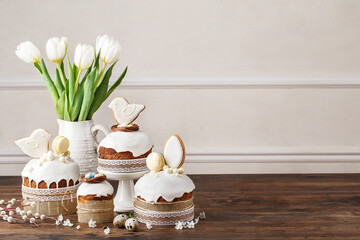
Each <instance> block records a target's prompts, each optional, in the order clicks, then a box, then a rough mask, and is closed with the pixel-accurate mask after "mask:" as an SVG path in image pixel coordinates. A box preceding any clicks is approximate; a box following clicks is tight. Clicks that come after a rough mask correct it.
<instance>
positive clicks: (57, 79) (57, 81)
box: [54, 69, 64, 96]
mask: <svg viewBox="0 0 360 240" xmlns="http://www.w3.org/2000/svg"><path fill="white" fill-rule="evenodd" d="M54 84H55V86H56V88H57V91H58V94H59V96H61V94H62V92H63V91H64V86H63V84H62V82H61V78H60V73H59V70H58V69H56V73H55V81H54Z"/></svg>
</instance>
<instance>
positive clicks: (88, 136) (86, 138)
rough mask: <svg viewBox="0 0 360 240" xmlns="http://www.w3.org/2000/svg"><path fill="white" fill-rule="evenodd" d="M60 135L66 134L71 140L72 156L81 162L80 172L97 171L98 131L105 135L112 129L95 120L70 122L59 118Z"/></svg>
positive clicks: (70, 149)
mask: <svg viewBox="0 0 360 240" xmlns="http://www.w3.org/2000/svg"><path fill="white" fill-rule="evenodd" d="M57 122H58V125H59V134H58V135H59V136H65V137H67V138H68V139H69V141H70V147H69V151H70V157H71V158H72V159H74V160H75V161H76V162H78V163H79V166H80V174H81V175H82V174H85V173H88V172H96V168H97V166H98V161H97V158H98V154H97V147H98V145H99V143H98V141H97V133H98V131H101V132H103V133H104V134H105V135H107V134H109V133H110V131H109V130H108V129H107V128H106V127H104V126H103V125H94V121H93V120H89V121H82V122H69V121H64V120H61V119H58V120H57Z"/></svg>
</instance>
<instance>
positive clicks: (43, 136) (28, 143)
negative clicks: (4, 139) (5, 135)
mask: <svg viewBox="0 0 360 240" xmlns="http://www.w3.org/2000/svg"><path fill="white" fill-rule="evenodd" d="M50 138H51V135H50V134H49V133H48V132H47V131H46V130H44V129H36V130H35V131H33V132H32V134H31V135H30V137H26V138H22V139H19V140H17V141H15V144H16V145H18V147H19V148H21V150H22V151H23V152H24V153H25V154H26V155H29V156H30V157H33V158H40V157H42V156H43V155H44V153H47V152H48V151H49V140H50Z"/></svg>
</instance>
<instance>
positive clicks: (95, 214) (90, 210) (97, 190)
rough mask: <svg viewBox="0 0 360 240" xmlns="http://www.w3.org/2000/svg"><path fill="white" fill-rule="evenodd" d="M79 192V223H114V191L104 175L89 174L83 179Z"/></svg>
mask: <svg viewBox="0 0 360 240" xmlns="http://www.w3.org/2000/svg"><path fill="white" fill-rule="evenodd" d="M81 179H82V184H81V185H80V187H79V189H78V191H77V201H78V221H79V222H81V223H88V222H89V221H90V219H92V220H93V221H96V222H97V223H107V222H112V221H113V219H114V189H113V187H112V186H111V184H110V183H109V182H108V181H106V175H104V174H102V173H98V174H95V173H88V174H86V175H84V176H82V177H81Z"/></svg>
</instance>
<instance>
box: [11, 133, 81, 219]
mask: <svg viewBox="0 0 360 240" xmlns="http://www.w3.org/2000/svg"><path fill="white" fill-rule="evenodd" d="M39 139H40V141H39ZM49 139H50V134H48V133H47V132H46V131H45V130H43V129H38V130H35V131H34V132H33V133H32V134H31V136H30V137H28V138H23V139H20V140H18V141H15V143H16V144H17V145H18V146H19V147H20V148H21V149H22V150H23V152H24V153H26V154H28V155H29V156H30V157H32V158H33V159H31V160H30V161H29V162H28V163H27V164H26V166H25V167H24V169H23V170H22V172H21V176H22V179H23V182H22V195H23V197H24V199H27V200H24V202H23V204H24V205H28V204H27V203H28V202H30V201H31V202H35V203H36V206H35V207H31V206H26V207H25V208H26V210H31V211H33V212H38V213H40V214H45V215H59V214H72V213H75V212H76V201H74V199H75V198H76V191H77V188H78V187H79V182H80V176H79V175H80V172H79V165H78V164H77V163H76V162H75V161H74V160H73V159H71V158H70V156H69V152H68V147H69V140H68V139H67V138H65V137H57V138H55V140H56V139H57V140H56V141H54V142H53V146H52V147H53V149H55V151H54V152H52V151H49V150H48V149H49ZM59 139H62V140H59ZM45 140H46V141H45ZM36 145H39V148H38V149H37V150H36V153H34V151H33V149H32V148H31V147H32V146H36ZM29 146H31V147H29ZM40 149H41V151H40ZM40 153H41V154H40Z"/></svg>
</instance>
